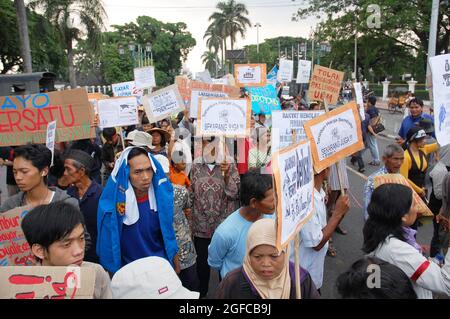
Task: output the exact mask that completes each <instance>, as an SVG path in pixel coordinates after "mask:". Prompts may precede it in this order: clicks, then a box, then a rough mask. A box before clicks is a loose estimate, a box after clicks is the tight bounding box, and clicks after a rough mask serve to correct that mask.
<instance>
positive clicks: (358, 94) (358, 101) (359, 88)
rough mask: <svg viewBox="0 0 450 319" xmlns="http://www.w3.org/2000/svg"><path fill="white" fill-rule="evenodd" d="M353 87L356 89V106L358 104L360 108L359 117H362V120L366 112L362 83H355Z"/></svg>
mask: <svg viewBox="0 0 450 319" xmlns="http://www.w3.org/2000/svg"><path fill="white" fill-rule="evenodd" d="M353 87H354V88H355V95H356V104H358V106H359V115H361V118H362V119H364V118H365V111H364V100H363V94H362V85H361V82H355V83H353Z"/></svg>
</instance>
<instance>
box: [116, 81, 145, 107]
mask: <svg viewBox="0 0 450 319" xmlns="http://www.w3.org/2000/svg"><path fill="white" fill-rule="evenodd" d="M111 86H112V91H113V96H115V97H121V96H136V97H137V98H138V104H139V105H140V104H142V103H141V99H142V96H143V95H144V91H143V90H139V89H137V88H136V83H135V82H134V81H129V82H122V83H114V84H111Z"/></svg>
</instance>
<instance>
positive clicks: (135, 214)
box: [111, 146, 158, 226]
mask: <svg viewBox="0 0 450 319" xmlns="http://www.w3.org/2000/svg"><path fill="white" fill-rule="evenodd" d="M136 147H137V146H129V147H127V148H126V149H124V150H123V152H122V153H121V154H120V157H119V158H118V159H117V161H116V163H115V165H114V169H113V171H112V172H111V177H112V179H113V180H114V182H116V176H117V173H118V172H119V169H120V167H121V166H122V163H123V161H125V164H126V165H128V162H127V158H128V154H129V153H130V151H131V150H132V149H133V148H136ZM148 158H149V159H150V163H151V165H152V169H153V172H155V173H156V166H155V163H153V160H152V158H151V156H150V155H148ZM148 201H149V203H150V209H152V210H153V211H155V212H156V211H158V206H157V204H156V196H155V190H154V189H153V183H151V184H150V187H149V188H148ZM138 220H139V208H138V204H137V199H136V194H135V193H134V189H133V186H132V185H131V182H130V181H129V183H128V188H127V189H126V191H125V216H124V218H123V223H124V224H125V225H128V226H129V225H133V224H134V223H136V222H137V221H138Z"/></svg>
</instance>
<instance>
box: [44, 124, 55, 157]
mask: <svg viewBox="0 0 450 319" xmlns="http://www.w3.org/2000/svg"><path fill="white" fill-rule="evenodd" d="M55 140H56V121H53V122H50V123H48V125H47V137H46V139H45V145H47V148H48V149H49V150H50V151H51V152H52V163H51V164H50V166H53V158H54V157H55Z"/></svg>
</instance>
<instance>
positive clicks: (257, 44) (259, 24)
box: [255, 22, 261, 54]
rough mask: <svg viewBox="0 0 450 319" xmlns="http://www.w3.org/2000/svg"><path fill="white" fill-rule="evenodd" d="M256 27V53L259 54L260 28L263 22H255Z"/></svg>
mask: <svg viewBox="0 0 450 319" xmlns="http://www.w3.org/2000/svg"><path fill="white" fill-rule="evenodd" d="M255 27H256V53H258V54H259V28H260V27H261V23H259V22H257V23H256V24H255Z"/></svg>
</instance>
